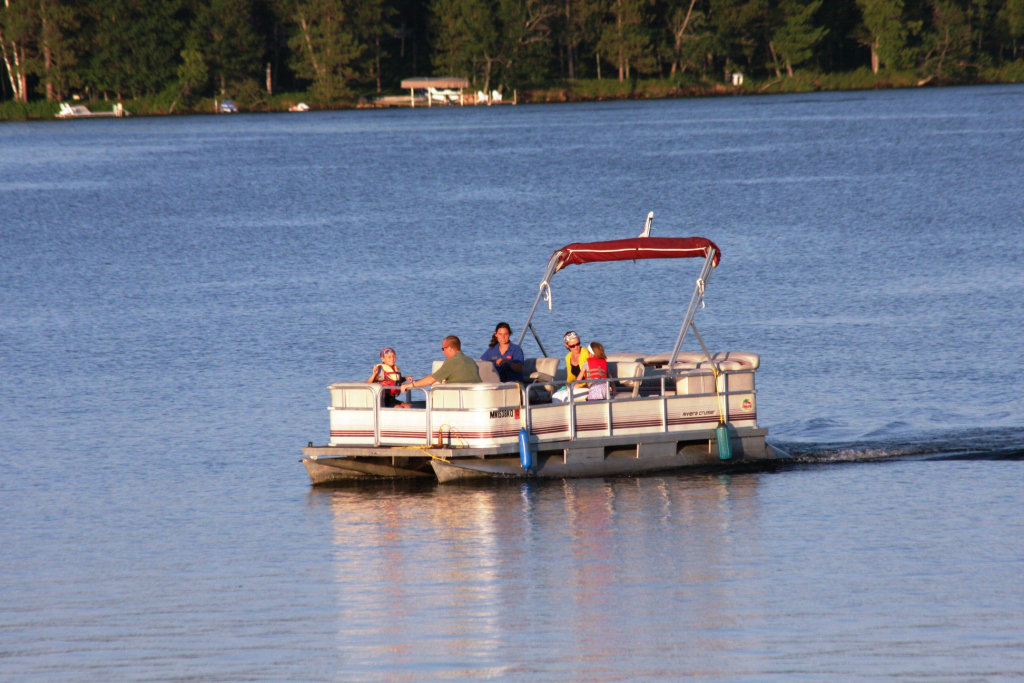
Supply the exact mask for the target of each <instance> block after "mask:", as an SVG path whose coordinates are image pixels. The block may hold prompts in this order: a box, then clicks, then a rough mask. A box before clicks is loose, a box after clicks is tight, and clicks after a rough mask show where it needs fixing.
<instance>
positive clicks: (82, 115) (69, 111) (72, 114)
mask: <svg viewBox="0 0 1024 683" xmlns="http://www.w3.org/2000/svg"><path fill="white" fill-rule="evenodd" d="M111 116H113V117H117V118H120V117H122V116H131V113H130V112H128V111H127V110H125V108H124V105H123V104H121V103H120V102H115V103H114V108H113V109H112V110H110V111H90V110H89V107H87V106H85V105H84V104H75V105H70V104H68V103H67V102H61V103H60V111H58V112H57V118H58V119H88V118H103V117H111Z"/></svg>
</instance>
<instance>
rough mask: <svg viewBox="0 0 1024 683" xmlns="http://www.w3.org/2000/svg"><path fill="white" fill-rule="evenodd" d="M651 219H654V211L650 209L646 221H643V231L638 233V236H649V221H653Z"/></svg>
mask: <svg viewBox="0 0 1024 683" xmlns="http://www.w3.org/2000/svg"><path fill="white" fill-rule="evenodd" d="M653 220H654V212H653V211H651V212H649V213H648V214H647V222H646V223H644V231H643V232H642V233H640V235H639V236H640V237H650V236H651V221H653Z"/></svg>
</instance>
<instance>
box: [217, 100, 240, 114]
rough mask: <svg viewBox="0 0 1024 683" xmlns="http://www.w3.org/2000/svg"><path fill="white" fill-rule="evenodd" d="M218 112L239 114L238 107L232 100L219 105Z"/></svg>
mask: <svg viewBox="0 0 1024 683" xmlns="http://www.w3.org/2000/svg"><path fill="white" fill-rule="evenodd" d="M217 111H218V112H219V113H221V114H237V113H238V106H237V105H236V104H235V103H234V102H232V101H231V100H224V101H223V102H221V103H220V104H218V105H217Z"/></svg>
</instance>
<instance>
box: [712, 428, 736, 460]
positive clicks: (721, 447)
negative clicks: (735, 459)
mask: <svg viewBox="0 0 1024 683" xmlns="http://www.w3.org/2000/svg"><path fill="white" fill-rule="evenodd" d="M715 438H716V439H718V459H719V460H732V444H731V443H730V442H729V428H728V427H727V426H726V425H725V423H724V422H722V423H719V425H718V428H717V429H715Z"/></svg>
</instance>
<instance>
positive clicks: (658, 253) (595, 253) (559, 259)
mask: <svg viewBox="0 0 1024 683" xmlns="http://www.w3.org/2000/svg"><path fill="white" fill-rule="evenodd" d="M645 232H647V228H646V227H645ZM652 258H704V267H703V269H702V270H701V277H700V279H699V280H698V281H697V283H698V284H697V288H696V289H695V290H694V293H693V296H692V297H691V298H690V308H689V309H688V310H687V315H686V320H685V321H684V323H683V327H682V329H681V331H680V334H679V338H678V339H677V340H676V351H675V352H673V355H672V357H673V360H674V359H675V355H676V353H678V349H679V346H680V345H681V344H682V337H683V336H685V333H686V328H687V326H688V325H689V323H690V321H691V320H692V319H693V316H694V314H695V313H696V311H697V304H698V303H699V302H700V300H701V298H702V297H703V295H704V285H703V283H705V282H707V278H708V275H709V274H710V271H711V269H712V268H714V267H715V266H717V265H718V262H719V261H720V260H721V258H722V252H721V250H720V249H719V248H718V246H717V245H716V244H715V243H714V242H712V241H711V240H709V239H705V238H703V237H631V238H629V239H623V240H609V241H606V242H574V243H572V244H568V245H566V246H564V247H562V248H561V249H559V250H557V251H555V253H554V254H552V255H551V258H550V259H549V260H548V267H547V271H546V272H545V273H544V278H543V279H542V280H541V281H540V287H539V291H538V292H537V297H536V298H535V299H534V300H533V306H532V307H530V314H529V315H528V316H527V317H526V322H525V323H523V326H522V328H521V331H520V333H519V339H518V341H517V342H516V343H517V344H519V345H522V343H523V338H525V337H526V331H527V330H530V331H531V332H532V333H533V336H534V338H535V339H537V345H538V346H540V348H541V352H542V353H543V352H544V347H543V346H542V345H541V343H540V339H539V338H537V332H536V330H534V328H533V324H532V323H533V314H534V313H535V312H536V311H537V306H538V305H539V304H540V302H541V300H542V299H543V300H545V301H547V302H548V309H549V310H550V309H551V285H550V280H551V277H552V276H554V274H555V273H557V272H558V271H560V270H561V269H563V268H565V267H566V266H571V265H581V264H584V263H598V262H604V261H638V260H640V259H652Z"/></svg>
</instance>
